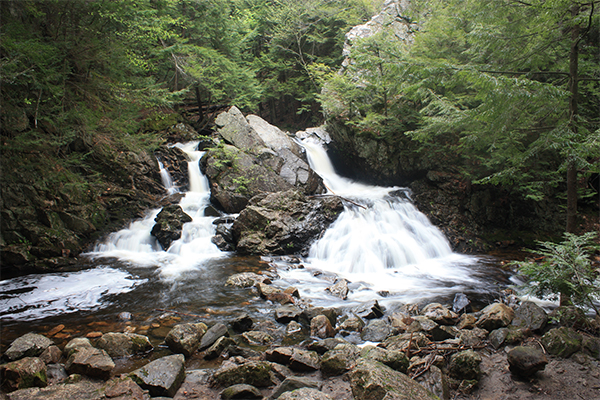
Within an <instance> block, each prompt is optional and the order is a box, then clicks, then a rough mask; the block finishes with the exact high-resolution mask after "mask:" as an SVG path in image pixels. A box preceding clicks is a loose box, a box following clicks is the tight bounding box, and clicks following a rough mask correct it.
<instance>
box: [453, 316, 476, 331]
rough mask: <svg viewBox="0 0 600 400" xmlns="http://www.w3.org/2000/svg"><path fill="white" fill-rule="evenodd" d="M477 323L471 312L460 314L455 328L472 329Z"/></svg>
mask: <svg viewBox="0 0 600 400" xmlns="http://www.w3.org/2000/svg"><path fill="white" fill-rule="evenodd" d="M476 324H477V317H475V316H474V315H473V314H462V315H461V316H460V318H459V319H458V323H457V324H456V328H457V329H473V328H475V325H476Z"/></svg>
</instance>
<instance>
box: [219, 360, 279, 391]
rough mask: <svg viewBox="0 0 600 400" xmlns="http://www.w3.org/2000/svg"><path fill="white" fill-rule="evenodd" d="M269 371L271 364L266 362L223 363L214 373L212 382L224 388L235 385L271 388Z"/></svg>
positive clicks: (272, 379)
mask: <svg viewBox="0 0 600 400" xmlns="http://www.w3.org/2000/svg"><path fill="white" fill-rule="evenodd" d="M271 369H272V367H271V363H269V362H266V361H246V362H244V363H243V364H234V363H231V362H225V363H223V364H222V365H221V367H220V368H219V369H217V370H216V371H215V372H214V374H213V380H214V381H215V382H216V383H217V384H218V385H220V386H226V387H228V386H232V385H235V384H247V385H252V386H257V387H265V386H271V385H273V384H274V383H275V381H274V377H273V376H272V373H271Z"/></svg>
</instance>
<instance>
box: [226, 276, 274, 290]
mask: <svg viewBox="0 0 600 400" xmlns="http://www.w3.org/2000/svg"><path fill="white" fill-rule="evenodd" d="M265 281H266V282H265ZM262 282H264V283H271V281H270V280H269V279H268V278H267V277H265V276H262V275H258V274H255V273H254V272H241V273H239V274H235V275H231V276H230V277H229V278H227V282H225V285H226V286H234V287H239V288H247V287H252V286H254V285H256V284H257V283H262Z"/></svg>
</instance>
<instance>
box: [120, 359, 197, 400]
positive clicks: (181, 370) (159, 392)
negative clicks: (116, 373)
mask: <svg viewBox="0 0 600 400" xmlns="http://www.w3.org/2000/svg"><path fill="white" fill-rule="evenodd" d="M184 363H185V357H184V356H183V354H175V355H172V356H166V357H162V358H159V359H157V360H154V361H152V362H150V363H148V364H146V365H144V366H143V367H142V368H139V369H136V370H135V371H133V372H132V373H131V374H130V377H131V379H133V381H134V382H135V383H137V384H138V385H140V387H141V388H142V389H145V390H148V391H149V392H150V395H151V396H153V397H157V396H168V397H173V396H175V393H177V390H178V389H179V387H180V386H181V384H182V382H183V380H184V378H185V365H184Z"/></svg>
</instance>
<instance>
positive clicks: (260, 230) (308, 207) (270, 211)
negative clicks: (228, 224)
mask: <svg viewBox="0 0 600 400" xmlns="http://www.w3.org/2000/svg"><path fill="white" fill-rule="evenodd" d="M342 210H343V205H342V202H341V201H340V199H339V198H337V197H324V198H316V199H309V198H307V197H306V196H305V195H304V194H302V193H301V192H299V191H297V190H288V191H285V192H278V193H272V194H269V195H267V196H265V197H263V198H256V199H254V200H253V203H252V204H251V205H250V206H248V207H246V208H245V209H244V210H243V211H242V212H241V213H240V215H239V217H238V218H237V219H236V221H235V222H234V223H233V227H232V233H233V239H234V241H235V246H236V248H237V251H238V252H240V253H244V254H294V253H298V252H301V251H302V250H305V249H307V248H308V247H309V246H310V245H311V244H312V242H313V241H314V240H315V239H316V238H317V237H318V236H319V235H320V234H321V232H323V231H324V230H325V229H327V227H328V226H329V225H330V224H331V223H332V222H334V221H335V220H336V219H337V217H338V215H339V214H340V213H341V212H342Z"/></svg>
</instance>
